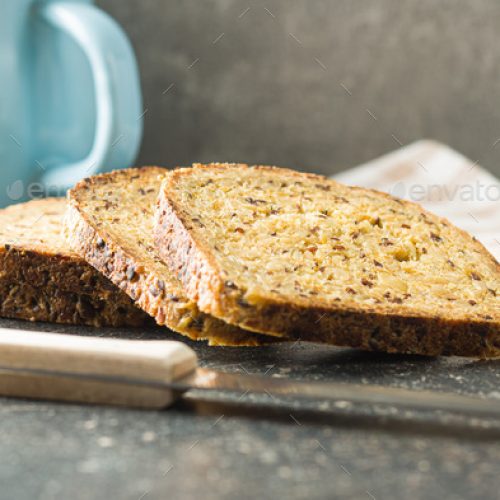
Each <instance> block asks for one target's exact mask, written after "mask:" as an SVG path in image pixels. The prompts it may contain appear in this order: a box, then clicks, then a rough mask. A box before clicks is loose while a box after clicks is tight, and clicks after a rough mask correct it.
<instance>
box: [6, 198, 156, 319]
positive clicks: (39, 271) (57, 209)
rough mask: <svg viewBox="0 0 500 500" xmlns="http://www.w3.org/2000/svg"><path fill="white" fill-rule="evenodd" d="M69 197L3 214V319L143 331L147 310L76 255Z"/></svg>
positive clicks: (9, 209) (13, 208)
mask: <svg viewBox="0 0 500 500" xmlns="http://www.w3.org/2000/svg"><path fill="white" fill-rule="evenodd" d="M65 210H66V200H64V199H63V198H47V199H43V200H33V201H30V202H27V203H19V204H17V205H12V206H10V207H7V208H5V209H3V210H0V316H2V317H7V318H16V319H25V320H30V321H50V322H56V323H67V324H78V325H89V326H142V325H146V324H150V323H151V318H149V317H148V316H147V315H146V314H145V313H144V312H143V311H141V310H140V309H138V308H137V307H136V306H135V305H134V304H133V302H132V301H131V300H130V298H129V297H128V296H127V295H126V294H124V293H123V292H122V291H121V290H119V289H118V288H117V287H115V286H114V285H113V284H112V283H111V282H110V281H109V280H107V279H106V278H105V277H104V276H102V275H101V274H100V273H98V272H97V271H96V270H95V269H94V268H93V267H91V266H89V265H88V264H87V262H85V261H84V260H83V259H82V258H81V257H80V256H78V255H77V254H76V253H75V252H73V251H71V250H70V248H69V245H68V244H67V243H66V242H65V240H64V237H63V235H62V226H63V224H62V221H63V217H64V213H65Z"/></svg>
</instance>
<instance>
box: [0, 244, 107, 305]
mask: <svg viewBox="0 0 500 500" xmlns="http://www.w3.org/2000/svg"><path fill="white" fill-rule="evenodd" d="M7 276H8V278H9V280H12V281H13V282H19V281H21V282H25V283H29V284H31V285H32V286H34V287H50V286H53V287H57V288H59V289H60V290H61V291H66V292H74V293H95V294H100V295H101V296H106V295H113V294H116V287H115V286H114V285H113V284H112V283H111V282H110V281H109V280H108V279H106V278H105V277H104V276H102V275H100V274H99V273H96V272H95V269H93V268H92V267H91V266H89V265H88V264H87V263H86V262H85V261H84V260H83V259H80V258H77V257H76V255H74V256H73V255H63V254H61V253H49V252H40V251H34V250H26V249H24V248H23V247H22V246H13V245H4V246H2V247H0V279H5V278H6V277H7Z"/></svg>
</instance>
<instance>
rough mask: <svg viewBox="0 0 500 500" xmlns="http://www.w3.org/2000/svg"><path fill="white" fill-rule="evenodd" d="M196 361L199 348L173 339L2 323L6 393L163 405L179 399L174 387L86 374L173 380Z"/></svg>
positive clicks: (1, 375)
mask: <svg viewBox="0 0 500 500" xmlns="http://www.w3.org/2000/svg"><path fill="white" fill-rule="evenodd" d="M196 366H197V357H196V354H195V352H194V351H193V350H192V349H191V348H190V347H188V346H187V345H185V344H183V343H181V342H177V341H173V340H151V341H145V340H124V339H111V338H102V337H81V336H74V335H67V334H57V333H40V332H32V331H26V330H15V329H9V328H0V395H1V396H13V397H24V398H34V399H50V400H59V401H74V402H82V403H94V404H109V405H122V406H133V407H140V408H163V407H165V406H168V405H169V404H171V403H172V402H173V401H174V399H175V394H174V393H173V392H172V391H170V390H168V389H163V388H155V387H148V386H146V385H134V384H130V383H127V382H126V381H123V382H121V381H120V382H116V381H113V382H111V381H101V380H96V379H92V377H87V378H85V376H86V375H93V376H95V377H96V378H98V377H99V376H105V377H116V378H117V379H120V378H125V379H141V380H147V381H152V382H166V383H168V382H171V381H172V380H174V379H176V378H179V377H182V376H183V375H187V374H188V373H190V372H191V371H193V370H195V369H196ZM23 369H28V370H32V371H30V372H28V371H26V372H25V371H23ZM37 371H38V372H37ZM43 372H45V373H43ZM48 372H50V374H49V373H48ZM62 373H67V374H72V375H74V376H64V375H62Z"/></svg>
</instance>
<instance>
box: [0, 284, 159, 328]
mask: <svg viewBox="0 0 500 500" xmlns="http://www.w3.org/2000/svg"><path fill="white" fill-rule="evenodd" d="M0 297H2V300H1V301H0V316H2V317H3V318H13V319H22V320H27V321H45V322H51V323H63V324H68V325H85V326H93V327H105V326H107V327H120V326H128V327H130V326H133V327H140V326H146V325H151V326H152V325H154V321H153V320H152V319H151V318H150V317H149V316H147V315H146V314H144V312H143V311H141V310H140V309H138V308H137V307H135V306H133V305H132V304H131V302H130V299H129V298H128V297H127V296H126V295H125V294H123V293H121V292H120V293H119V294H118V293H114V294H108V295H107V296H105V297H101V296H98V295H96V294H92V293H78V292H67V291H64V290H62V289H61V288H58V287H53V286H48V287H44V288H37V287H34V286H32V285H30V284H29V283H25V282H15V281H5V280H2V281H0Z"/></svg>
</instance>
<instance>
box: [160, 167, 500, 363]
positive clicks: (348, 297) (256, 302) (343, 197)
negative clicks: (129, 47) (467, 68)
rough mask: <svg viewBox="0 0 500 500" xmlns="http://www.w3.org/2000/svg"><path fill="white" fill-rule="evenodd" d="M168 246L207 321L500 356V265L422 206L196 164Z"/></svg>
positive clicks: (167, 232) (166, 211)
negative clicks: (208, 319) (209, 317)
mask: <svg viewBox="0 0 500 500" xmlns="http://www.w3.org/2000/svg"><path fill="white" fill-rule="evenodd" d="M155 244H156V246H157V248H158V252H159V254H160V256H161V257H162V258H163V259H164V260H165V262H167V264H168V265H169V267H170V269H171V271H172V272H173V273H175V274H176V275H178V276H179V277H180V279H181V281H182V283H183V286H184V290H185V293H186V294H187V296H188V297H190V298H191V299H192V300H194V301H196V302H197V304H198V306H199V308H200V309H201V310H202V311H204V312H206V313H207V314H212V315H213V316H215V317H218V318H221V319H223V320H224V321H226V322H228V323H231V324H236V325H240V326H241V327H244V328H246V329H250V330H254V331H257V332H264V333H273V334H279V335H285V336H287V337H289V338H297V339H303V340H311V341H319V342H326V343H329V344H335V345H341V346H353V347H357V348H362V349H367V350H379V351H388V352H401V353H415V354H424V355H439V354H449V355H451V354H454V355H464V356H496V355H498V354H499V353H500V298H499V295H498V294H499V291H500V290H499V289H500V267H499V264H498V262H496V260H495V259H494V258H493V257H492V256H491V255H490V254H489V253H488V252H487V251H486V250H485V248H484V247H483V246H482V245H481V244H480V243H479V242H477V241H476V240H475V239H473V238H472V237H471V236H469V235H468V234H466V233H465V232H463V231H461V230H459V229H457V228H456V227H454V226H453V225H452V224H451V223H449V222H448V221H447V220H445V219H442V218H439V217H437V216H435V215H433V214H431V213H428V212H426V211H424V210H423V209H422V208H421V207H420V206H419V205H417V204H415V203H410V202H407V201H402V200H399V199H397V198H393V197H391V196H390V195H387V194H384V193H380V192H377V191H372V190H367V189H361V188H356V187H348V186H344V185H341V184H338V183H336V182H334V181H331V180H328V179H326V178H324V177H321V176H317V175H312V174H303V173H298V172H295V171H292V170H288V169H280V168H276V167H266V166H255V167H248V166H246V165H241V164H211V165H206V166H202V165H195V166H194V167H193V168H187V169H179V170H176V171H172V172H170V173H169V174H168V175H167V177H166V179H165V180H164V182H163V184H162V187H161V189H160V195H159V201H158V207H157V211H156V222H155Z"/></svg>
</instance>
